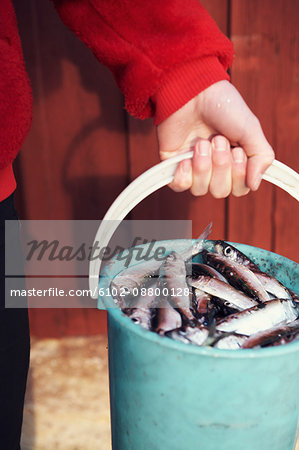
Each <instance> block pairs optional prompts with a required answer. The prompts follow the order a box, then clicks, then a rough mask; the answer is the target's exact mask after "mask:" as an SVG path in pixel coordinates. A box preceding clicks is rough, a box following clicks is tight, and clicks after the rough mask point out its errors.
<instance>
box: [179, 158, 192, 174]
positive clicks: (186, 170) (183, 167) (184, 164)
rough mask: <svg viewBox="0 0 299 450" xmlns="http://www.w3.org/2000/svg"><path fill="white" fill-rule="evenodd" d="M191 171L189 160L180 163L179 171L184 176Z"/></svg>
mask: <svg viewBox="0 0 299 450" xmlns="http://www.w3.org/2000/svg"><path fill="white" fill-rule="evenodd" d="M190 169H191V161H190V159H184V161H182V162H181V170H182V172H183V173H184V174H187V173H189V171H190Z"/></svg>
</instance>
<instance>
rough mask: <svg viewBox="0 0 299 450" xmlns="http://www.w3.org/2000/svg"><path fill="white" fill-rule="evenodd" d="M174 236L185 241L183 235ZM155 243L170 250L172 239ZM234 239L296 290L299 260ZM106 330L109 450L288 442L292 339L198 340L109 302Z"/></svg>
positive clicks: (286, 446) (295, 402)
mask: <svg viewBox="0 0 299 450" xmlns="http://www.w3.org/2000/svg"><path fill="white" fill-rule="evenodd" d="M176 244H177V245H178V246H182V247H185V248H186V246H187V241H184V240H180V241H176ZM157 245H160V246H163V247H165V248H166V249H167V251H169V252H170V251H171V250H172V249H173V242H170V241H160V242H158V243H157ZM177 245H176V249H178V247H177ZM188 245H190V241H188ZM234 245H235V246H236V247H237V248H239V250H241V251H242V252H243V253H245V254H246V255H247V256H249V257H250V258H251V259H252V260H253V261H254V262H256V263H257V264H259V266H260V268H261V270H264V271H266V272H269V273H271V274H272V275H273V276H275V277H277V278H278V279H279V280H280V281H281V282H282V283H283V284H285V285H286V286H287V287H289V288H292V289H293V290H295V291H297V292H299V265H298V264H296V263H295V262H293V261H290V260H289V259H287V258H285V257H282V256H279V255H276V254H275V253H271V252H269V251H266V250H262V249H260V248H256V247H251V246H247V245H243V244H234ZM141 247H145V246H141ZM153 252H154V249H153ZM122 264H123V263H122V262H121V261H114V262H113V263H112V264H110V265H109V266H107V267H106V268H105V269H104V273H103V274H102V275H103V276H102V277H101V281H100V286H99V287H100V291H102V292H105V293H107V292H108V289H109V284H110V280H111V278H112V277H114V276H115V275H116V274H117V273H119V272H120V271H121V270H122V269H123V265H122ZM101 288H102V289H101ZM109 305H111V297H110V296H107V295H106V297H102V296H101V297H99V308H104V307H108V306H109ZM108 339H109V372H110V374H109V376H110V403H111V427H112V445H113V450H129V449H130V450H293V449H294V447H295V441H296V431H297V430H298V417H299V341H296V342H293V343H289V344H287V345H283V346H277V347H271V348H262V349H252V350H221V349H216V348H210V347H197V346H195V345H191V344H190V345H186V344H183V343H181V342H177V341H173V340H171V339H169V338H167V337H161V336H159V335H157V334H156V333H153V332H150V331H147V330H145V329H143V328H142V327H141V326H139V325H137V324H135V323H134V322H132V321H131V319H129V318H128V317H126V316H125V315H124V314H122V312H121V311H120V310H119V309H117V308H112V309H108Z"/></svg>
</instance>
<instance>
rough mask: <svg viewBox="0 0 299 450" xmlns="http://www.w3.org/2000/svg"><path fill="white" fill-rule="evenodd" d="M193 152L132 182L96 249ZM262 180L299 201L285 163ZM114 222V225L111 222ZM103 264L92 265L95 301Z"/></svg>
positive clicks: (296, 181) (294, 177)
mask: <svg viewBox="0 0 299 450" xmlns="http://www.w3.org/2000/svg"><path fill="white" fill-rule="evenodd" d="M192 157H193V151H190V152H188V153H181V154H179V155H176V156H174V157H173V158H169V159H167V160H165V161H163V162H161V163H159V164H156V165H155V166H153V167H151V168H150V169H148V170H147V171H146V172H144V173H143V174H141V175H140V176H139V177H138V178H136V179H135V180H134V181H132V183H130V184H129V185H128V186H127V187H126V188H125V189H124V190H123V191H122V192H121V193H120V195H119V196H118V197H117V198H116V199H115V200H114V202H113V203H112V205H111V206H110V208H109V209H108V211H107V213H106V215H105V216H104V218H103V220H102V221H101V224H100V226H99V228H98V231H97V233H96V236H95V239H94V243H93V247H96V248H99V247H98V245H100V248H104V247H107V245H108V244H109V241H110V239H111V237H112V236H113V234H114V232H115V230H116V229H117V227H118V225H119V224H120V223H121V221H122V220H123V219H124V218H125V217H126V215H127V214H128V213H129V212H130V211H131V210H132V209H133V208H134V207H135V206H136V205H138V203H140V202H141V201H142V200H143V199H145V198H146V197H148V196H149V195H150V194H152V193H153V192H155V191H157V190H158V189H160V188H161V187H163V186H166V185H167V184H169V183H171V182H172V180H173V178H174V174H175V171H176V168H177V166H178V164H179V163H180V162H181V161H183V160H184V159H191V158H192ZM262 179H264V180H266V181H269V182H270V183H272V184H275V185H276V186H278V187H280V188H281V189H283V190H285V191H286V192H288V193H289V194H290V195H291V196H292V197H294V198H295V199H296V200H297V201H299V174H298V173H297V172H295V171H294V170H293V169H291V168H290V167H288V166H286V165H285V164H283V163H281V162H279V161H277V160H274V161H273V163H272V164H271V166H270V167H268V169H267V170H266V171H265V173H264V174H263V177H262ZM111 221H113V222H111ZM101 264H102V261H101V259H100V258H95V259H94V260H93V261H91V262H90V263H89V289H90V292H91V297H92V298H96V299H97V298H98V295H97V293H98V283H99V274H100V269H101Z"/></svg>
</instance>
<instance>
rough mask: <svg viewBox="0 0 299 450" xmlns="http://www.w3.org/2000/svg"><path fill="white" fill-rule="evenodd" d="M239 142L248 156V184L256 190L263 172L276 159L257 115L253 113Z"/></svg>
mask: <svg viewBox="0 0 299 450" xmlns="http://www.w3.org/2000/svg"><path fill="white" fill-rule="evenodd" d="M239 142H240V145H241V146H242V148H244V150H245V152H246V154H247V156H248V163H247V185H248V187H249V188H250V189H252V190H253V191H256V190H257V189H258V187H259V185H260V182H261V180H262V176H263V173H264V172H265V170H266V169H267V168H268V167H269V166H270V165H271V164H272V162H273V160H274V152H273V149H272V148H271V146H270V144H269V143H268V141H267V139H266V138H265V136H264V133H263V130H262V128H261V125H260V123H259V121H258V119H257V118H256V117H255V116H253V115H252V117H251V119H250V120H249V122H248V126H247V127H246V129H245V132H244V134H243V136H242V139H240V141H239Z"/></svg>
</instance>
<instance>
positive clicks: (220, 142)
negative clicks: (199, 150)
mask: <svg viewBox="0 0 299 450" xmlns="http://www.w3.org/2000/svg"><path fill="white" fill-rule="evenodd" d="M212 143H213V146H214V149H215V150H216V151H217V152H225V151H226V149H227V142H226V139H225V137H223V136H215V137H214V138H213V141H212Z"/></svg>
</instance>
